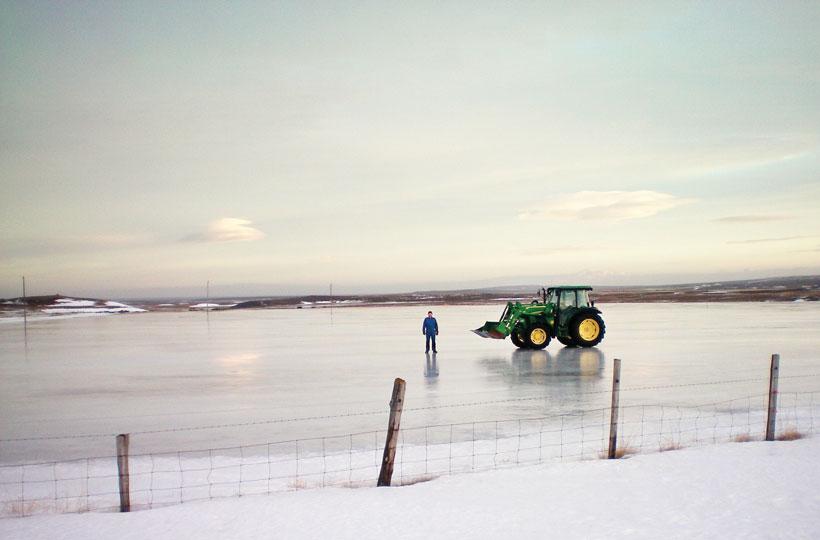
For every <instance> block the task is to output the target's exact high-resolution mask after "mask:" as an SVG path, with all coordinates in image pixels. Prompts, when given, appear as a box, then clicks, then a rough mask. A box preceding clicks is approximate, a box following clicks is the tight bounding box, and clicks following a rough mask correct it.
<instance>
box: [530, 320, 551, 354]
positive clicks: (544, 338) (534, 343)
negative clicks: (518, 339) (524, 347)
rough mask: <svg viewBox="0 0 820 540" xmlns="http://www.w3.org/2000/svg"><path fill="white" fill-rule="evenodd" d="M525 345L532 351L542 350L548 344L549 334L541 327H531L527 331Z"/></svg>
mask: <svg viewBox="0 0 820 540" xmlns="http://www.w3.org/2000/svg"><path fill="white" fill-rule="evenodd" d="M527 344H528V345H529V346H530V348H532V349H536V350H538V349H543V348H544V347H546V346H547V345H549V344H550V334H549V332H548V331H547V329H546V328H545V327H543V326H533V327H532V328H530V329H529V330H528V331H527Z"/></svg>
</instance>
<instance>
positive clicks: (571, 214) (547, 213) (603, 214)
mask: <svg viewBox="0 0 820 540" xmlns="http://www.w3.org/2000/svg"><path fill="white" fill-rule="evenodd" d="M690 202H693V199H684V198H681V197H676V196H674V195H670V194H668V193H659V192H657V191H578V192H576V193H567V194H563V195H558V196H556V197H553V198H551V199H549V200H548V201H545V202H544V203H543V204H541V205H539V206H536V207H533V208H530V209H529V210H525V211H524V212H522V213H520V214H519V215H518V217H519V218H520V219H524V220H541V219H559V220H594V219H595V220H614V221H620V220H627V219H639V218H646V217H650V216H654V215H655V214H658V213H660V212H663V211H665V210H670V209H672V208H675V207H677V206H680V205H682V204H687V203H690Z"/></svg>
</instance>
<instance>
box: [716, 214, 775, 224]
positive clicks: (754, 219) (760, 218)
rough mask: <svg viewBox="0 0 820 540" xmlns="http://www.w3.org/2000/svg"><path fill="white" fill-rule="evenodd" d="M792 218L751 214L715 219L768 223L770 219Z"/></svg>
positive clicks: (728, 221) (723, 221)
mask: <svg viewBox="0 0 820 540" xmlns="http://www.w3.org/2000/svg"><path fill="white" fill-rule="evenodd" d="M787 219H791V216H771V215H764V214H751V215H745V216H726V217H722V218H717V219H713V220H712V221H714V222H715V223H730V224H731V223H766V222H768V221H783V220H787Z"/></svg>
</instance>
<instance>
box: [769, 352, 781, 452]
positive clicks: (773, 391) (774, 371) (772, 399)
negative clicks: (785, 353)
mask: <svg viewBox="0 0 820 540" xmlns="http://www.w3.org/2000/svg"><path fill="white" fill-rule="evenodd" d="M779 375H780V355H779V354H773V355H772V365H771V367H770V368H769V410H768V414H767V415H766V440H767V441H773V440H774V437H775V431H776V430H777V382H778V378H779V377H778V376H779Z"/></svg>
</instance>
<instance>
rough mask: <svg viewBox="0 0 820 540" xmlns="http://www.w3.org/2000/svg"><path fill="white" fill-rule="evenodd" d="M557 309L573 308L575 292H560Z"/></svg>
mask: <svg viewBox="0 0 820 540" xmlns="http://www.w3.org/2000/svg"><path fill="white" fill-rule="evenodd" d="M558 307H559V308H561V309H566V308H570V307H575V291H561V298H560V300H559V301H558Z"/></svg>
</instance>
